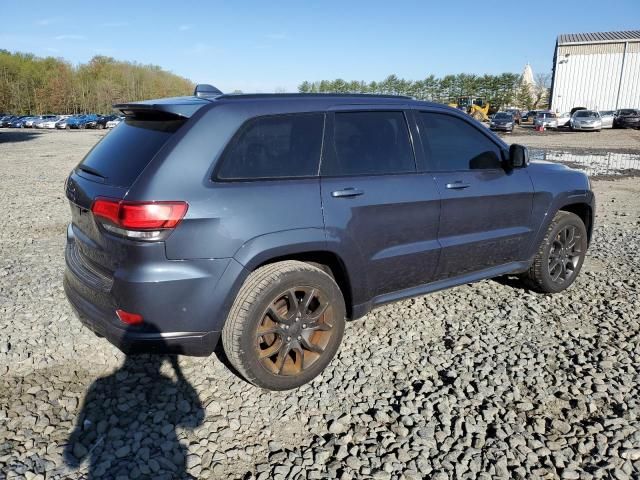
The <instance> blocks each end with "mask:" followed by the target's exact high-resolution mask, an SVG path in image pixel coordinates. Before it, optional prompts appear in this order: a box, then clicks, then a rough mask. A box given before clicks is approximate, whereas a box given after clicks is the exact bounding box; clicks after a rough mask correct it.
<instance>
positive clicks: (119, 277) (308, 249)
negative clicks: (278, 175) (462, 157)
mask: <svg viewBox="0 0 640 480" xmlns="http://www.w3.org/2000/svg"><path fill="white" fill-rule="evenodd" d="M123 108H132V109H136V108H137V107H136V105H135V104H129V105H127V106H126V107H123ZM140 109H142V110H154V109H156V110H161V111H163V112H170V113H171V114H179V115H182V116H184V117H185V118H188V119H187V121H186V123H185V125H184V126H183V127H182V128H181V129H180V130H178V132H177V133H176V134H174V135H173V137H172V138H171V139H170V140H169V141H168V142H167V144H165V145H164V147H163V148H162V149H161V150H160V151H159V152H158V153H157V154H156V155H155V157H154V158H153V160H151V162H150V163H149V164H148V166H147V167H146V168H145V170H144V171H143V172H142V173H141V174H140V176H139V177H138V178H137V180H136V181H135V182H134V183H133V185H131V187H129V188H127V189H125V188H119V187H114V186H110V185H106V184H105V183H103V182H100V181H99V178H93V177H92V176H91V175H88V174H86V172H81V171H79V170H74V172H72V173H71V175H70V177H69V180H68V184H67V191H66V193H67V197H68V198H69V200H70V203H71V212H72V226H71V227H70V229H69V232H68V240H67V242H68V245H69V248H71V247H73V248H76V249H77V251H78V253H79V255H80V258H82V259H83V261H85V262H86V264H87V265H88V267H89V270H90V271H88V272H84V273H83V272H78V271H77V268H76V267H74V266H73V265H71V266H70V267H69V268H67V272H66V274H65V290H66V292H67V295H68V297H69V299H70V301H71V303H72V305H73V306H74V308H75V309H76V310H77V311H78V312H79V315H80V317H81V318H82V320H83V322H84V323H85V324H87V325H88V326H89V327H90V328H91V329H93V330H94V331H96V332H98V333H99V334H101V335H104V336H106V337H107V338H108V339H109V340H110V341H112V342H113V343H114V344H116V345H117V346H119V347H120V348H122V349H124V350H130V349H133V348H137V347H140V346H141V347H142V348H144V349H145V350H148V349H153V347H154V345H155V344H156V343H155V340H158V339H159V338H162V339H163V341H164V343H165V344H168V345H169V347H170V349H171V350H172V351H176V352H179V353H188V354H207V353H210V352H211V351H212V350H213V348H214V347H215V345H216V343H217V341H218V338H219V334H220V331H221V329H222V327H223V326H224V322H225V320H226V317H227V315H228V312H229V309H230V308H231V305H232V303H233V300H234V298H235V296H236V294H237V292H238V290H239V289H240V286H241V285H242V283H243V281H244V280H245V279H246V277H247V276H248V275H249V273H250V272H251V271H252V270H254V269H255V268H257V267H258V266H260V265H262V264H265V263H268V262H270V261H273V260H274V259H280V258H286V257H292V256H293V257H297V256H300V255H305V258H306V259H309V258H311V259H314V258H316V257H317V258H324V257H326V256H327V255H331V256H332V257H333V258H337V259H338V260H339V264H340V265H342V266H343V268H344V270H345V271H344V272H343V275H342V276H344V277H345V278H346V279H347V280H348V285H346V286H344V287H345V288H347V289H348V295H347V297H348V299H349V301H350V305H349V307H350V308H349V311H350V312H351V316H352V317H354V318H355V317H359V316H362V315H364V314H366V313H367V312H368V311H369V310H370V309H371V308H373V307H375V306H376V305H380V304H383V303H388V302H392V301H396V300H400V299H402V298H406V297H410V296H416V295H422V294H425V293H428V292H431V291H435V290H440V289H443V288H449V287H452V286H455V285H460V284H463V283H467V282H472V281H477V280H481V279H483V278H489V277H492V276H496V275H501V274H505V273H510V272H518V271H523V270H526V269H527V268H528V266H529V264H530V262H531V259H532V258H533V256H534V254H535V252H536V249H537V246H538V245H539V243H540V241H541V240H542V238H543V236H544V233H545V232H546V229H547V227H548V225H549V222H550V221H551V219H552V218H553V216H554V214H555V213H556V212H557V211H558V210H559V209H561V208H564V207H566V206H567V205H574V206H575V205H581V206H584V207H586V211H588V212H589V215H590V218H588V219H587V220H588V222H587V223H589V228H592V225H593V221H592V218H593V215H594V208H595V200H594V196H593V193H592V192H591V189H590V187H589V183H588V180H587V178H586V176H585V175H584V174H582V173H580V172H577V171H574V170H571V169H569V168H566V167H563V166H559V165H555V164H548V163H538V162H533V163H532V164H531V165H530V166H529V167H528V168H520V169H493V170H474V171H459V172H430V169H429V164H428V159H427V158H426V155H425V153H424V152H423V150H422V147H421V145H420V142H419V141H418V140H417V125H416V123H415V120H414V117H415V115H414V111H415V110H430V111H436V112H441V113H448V114H450V115H454V116H456V117H458V118H460V119H462V120H463V121H465V122H470V123H471V124H472V125H474V126H477V127H478V128H479V129H480V130H481V131H482V132H483V134H484V135H486V136H487V137H488V138H490V139H491V140H492V141H493V142H495V144H496V146H497V147H498V149H499V150H500V151H502V152H504V154H505V155H507V154H508V153H507V152H508V145H506V144H505V143H504V142H502V140H500V139H499V138H498V137H497V136H495V135H494V134H493V133H491V132H489V131H488V130H487V129H485V128H484V127H482V126H479V125H478V124H476V123H474V121H473V120H471V119H470V118H469V117H468V116H466V115H464V114H462V113H460V112H458V111H456V110H454V109H450V108H448V107H444V106H441V105H435V104H429V103H424V102H417V101H411V100H408V99H406V98H394V97H380V98H378V97H366V96H364V97H363V96H330V95H321V96H287V95H284V96H279V95H271V96H265V95H262V96H235V97H233V96H232V97H230V96H223V97H218V98H217V99H206V100H205V99H193V98H191V99H190V98H187V99H164V100H161V101H150V102H146V103H145V104H143V105H142V106H140ZM371 109H374V110H375V109H392V110H403V111H404V112H405V115H406V117H407V120H408V124H409V131H410V133H411V137H412V144H413V148H414V153H415V160H416V172H415V173H409V174H402V175H384V176H355V177H323V176H316V177H314V178H308V179H280V180H260V181H246V182H218V181H213V180H212V172H213V171H214V168H215V166H216V162H217V161H218V159H219V157H220V155H221V153H222V151H223V150H224V148H225V146H226V145H227V144H228V142H229V141H230V140H231V138H232V136H233V135H234V133H235V132H236V131H237V130H238V129H239V128H240V127H241V126H242V125H243V124H244V123H245V122H246V121H248V120H249V119H251V118H253V117H255V116H259V115H272V114H278V113H295V112H323V113H325V114H326V119H327V120H326V121H327V122H330V121H331V116H332V115H333V113H332V112H334V111H340V110H371ZM329 130H330V129H327V128H325V151H324V154H323V155H327V154H328V153H327V150H326V145H328V144H329V143H330V142H331V138H330V134H329ZM319 168H320V166H319ZM459 187H462V188H459ZM354 192H355V193H356V194H353V193H354ZM97 196H106V197H112V198H125V199H127V200H134V201H135V200H138V201H142V200H156V201H160V200H183V201H187V202H188V203H189V210H188V212H187V215H186V217H185V219H184V220H183V222H182V223H181V224H180V226H179V227H178V228H177V229H176V230H175V231H174V232H173V233H172V234H171V235H170V236H169V238H168V239H166V240H165V241H164V242H158V243H140V242H134V241H130V240H124V239H122V238H119V237H116V236H113V235H110V234H107V233H105V232H104V231H102V230H101V229H100V228H99V227H98V225H97V224H96V222H95V220H94V218H93V216H92V215H91V213H90V211H89V209H90V207H91V203H92V201H93V200H94V199H95V198H96V197H97ZM68 263H69V262H68ZM71 267H74V268H76V269H75V270H74V268H71ZM92 272H93V273H92ZM85 274H86V275H85ZM91 275H94V276H95V279H94V280H96V282H95V284H94V283H92V281H91V278H92V277H91ZM100 279H102V280H104V279H106V280H107V281H108V282H112V286H111V287H110V288H109V289H108V291H106V292H105V291H100V288H99V287H97V286H96V285H99V284H100V282H99V281H100ZM116 308H122V309H124V310H127V311H132V312H136V313H140V314H142V315H143V316H144V318H145V320H146V321H147V322H148V323H149V324H150V325H152V326H153V330H154V331H153V332H151V331H147V330H146V328H145V327H144V326H143V327H139V328H138V329H137V330H136V329H135V328H131V327H129V328H128V331H127V333H126V334H125V328H124V324H122V323H120V321H119V320H118V319H117V317H116V316H115V309H116Z"/></svg>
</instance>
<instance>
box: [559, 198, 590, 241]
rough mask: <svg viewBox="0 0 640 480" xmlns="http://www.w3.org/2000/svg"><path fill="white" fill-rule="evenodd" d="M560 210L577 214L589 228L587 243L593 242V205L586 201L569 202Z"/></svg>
mask: <svg viewBox="0 0 640 480" xmlns="http://www.w3.org/2000/svg"><path fill="white" fill-rule="evenodd" d="M558 211H562V212H569V213H573V214H575V215H577V216H578V217H579V218H580V220H582V223H584V226H585V228H586V229H587V244H589V245H590V244H591V235H592V233H593V209H592V208H591V205H589V204H588V203H585V202H580V203H569V204H567V205H563V206H561V207H560V208H559V209H558Z"/></svg>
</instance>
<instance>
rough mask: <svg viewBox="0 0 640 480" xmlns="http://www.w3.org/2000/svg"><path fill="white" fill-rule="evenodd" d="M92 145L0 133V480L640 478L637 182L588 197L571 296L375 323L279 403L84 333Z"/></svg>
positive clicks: (462, 294)
mask: <svg viewBox="0 0 640 480" xmlns="http://www.w3.org/2000/svg"><path fill="white" fill-rule="evenodd" d="M101 135H102V134H101V133H99V132H90V131H88V132H46V133H42V134H39V133H36V132H19V133H13V132H10V133H5V132H2V133H0V177H1V178H2V179H3V184H2V190H1V192H0V195H1V197H0V199H1V200H2V203H3V204H4V205H5V209H4V212H5V213H4V221H3V223H4V227H3V228H2V230H0V253H1V255H0V309H1V310H0V311H1V312H2V315H1V316H0V372H1V373H2V375H1V376H0V407H1V408H0V478H4V477H6V478H27V479H31V478H40V479H42V478H70V479H76V478H87V477H88V478H122V479H126V478H132V479H135V478H167V479H168V478H183V477H187V476H188V475H191V476H193V477H196V478H259V479H272V478H273V479H285V478H303V479H304V478H306V479H324V478H340V479H350V478H373V479H414V478H425V477H428V478H434V479H447V478H469V479H475V478H505V479H506V478H521V479H525V478H526V479H530V478H567V479H578V478H583V479H590V478H615V479H620V480H622V479H629V478H640V393H639V387H640V349H639V346H640V336H639V331H640V300H639V295H638V292H639V290H640V260H639V257H638V250H639V249H640V233H639V232H640V228H639V227H640V220H639V212H640V183H639V182H638V180H637V179H633V178H623V179H620V180H616V181H596V182H594V189H595V190H596V192H597V195H598V218H597V230H596V233H595V237H594V240H593V245H592V247H591V249H590V251H589V256H588V259H587V262H586V263H585V267H584V268H583V271H582V274H581V276H580V278H579V279H578V281H577V283H576V284H575V285H574V286H573V287H572V288H571V289H570V290H569V291H567V292H565V293H563V294H560V295H554V296H546V295H539V294H534V293H531V292H529V291H526V290H523V289H521V288H517V285H516V286H515V287H514V286H512V284H513V281H512V280H510V279H501V280H500V281H495V280H492V281H483V282H480V283H477V284H474V285H466V286H462V287H458V288H455V289H452V290H448V291H445V292H439V293H435V294H432V295H429V296H425V297H420V298H416V299H412V300H407V301H403V302H400V303H397V304H393V305H389V306H386V307H384V308H380V309H378V310H375V311H374V312H372V313H371V314H370V315H368V316H367V317H365V318H364V319H361V320H358V321H354V322H351V323H350V324H349V325H348V328H347V331H346V333H345V338H344V342H343V345H342V348H341V350H340V353H339V354H338V356H337V357H336V359H335V360H334V361H333V363H332V364H331V365H330V367H329V368H328V369H327V370H326V371H325V373H324V374H323V375H322V377H320V378H318V379H316V380H315V381H313V382H312V383H311V384H309V385H307V386H304V387H302V388H300V389H299V390H297V391H292V392H280V393H272V392H266V391H261V390H259V389H256V388H255V387H253V386H251V385H248V384H247V383H245V382H243V381H242V380H240V379H239V378H237V377H236V376H234V375H233V374H232V373H230V372H229V370H228V369H227V368H226V367H225V366H224V365H223V364H222V363H221V361H220V360H218V359H217V358H216V357H215V356H212V357H209V358H188V357H179V358H178V359H175V358H164V357H148V356H139V357H130V358H128V359H126V360H125V357H124V355H122V354H120V353H119V352H117V351H116V350H115V348H114V347H112V346H111V345H110V344H109V343H108V342H106V341H105V340H101V339H99V338H97V337H96V336H95V335H93V334H92V333H91V332H89V331H88V330H87V329H85V328H82V327H81V326H80V324H79V322H78V321H77V320H76V319H75V318H74V316H73V314H72V312H71V310H70V308H69V307H68V305H67V302H66V300H65V298H64V294H63V290H62V285H61V277H62V272H63V263H64V261H63V247H64V234H65V225H66V223H67V221H68V217H69V212H68V206H67V205H66V202H65V200H64V198H63V195H62V188H63V182H64V178H65V176H66V175H67V173H68V171H69V170H70V169H71V168H72V166H73V165H74V164H75V163H77V161H78V160H79V159H80V158H81V156H82V155H83V154H84V152H86V151H87V150H88V149H89V148H90V147H91V145H92V144H93V143H94V142H95V141H96V140H97V139H98V138H99V137H100V136H101ZM595 135H597V134H595ZM589 136H591V135H589Z"/></svg>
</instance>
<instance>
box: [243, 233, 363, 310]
mask: <svg viewBox="0 0 640 480" xmlns="http://www.w3.org/2000/svg"><path fill="white" fill-rule="evenodd" d="M234 258H235V259H236V260H237V261H238V262H239V263H240V264H242V265H243V267H244V268H245V269H246V270H247V271H248V272H252V271H254V270H256V269H258V268H260V267H262V266H264V265H268V264H272V263H276V262H281V261H285V260H298V261H301V262H305V263H309V264H311V265H314V266H316V267H318V268H320V269H321V270H323V271H325V272H326V273H327V274H329V275H331V277H332V278H333V279H334V280H335V282H336V283H337V284H338V287H339V288H340V290H341V292H342V295H343V297H344V301H345V306H346V308H347V316H348V317H349V318H352V314H353V305H354V299H355V300H357V299H358V292H354V290H353V288H352V278H351V276H350V275H349V271H350V270H352V269H351V268H350V267H349V265H348V261H345V259H344V258H343V257H342V256H341V255H339V254H338V253H337V252H334V251H332V250H331V249H329V248H328V247H327V243H326V241H325V238H324V231H323V230H322V229H315V228H312V229H300V230H287V231H283V232H276V233H272V234H268V235H263V236H260V237H257V238H255V239H253V240H251V241H249V242H247V243H246V244H245V245H243V246H242V248H240V250H238V252H236V254H235V255H234Z"/></svg>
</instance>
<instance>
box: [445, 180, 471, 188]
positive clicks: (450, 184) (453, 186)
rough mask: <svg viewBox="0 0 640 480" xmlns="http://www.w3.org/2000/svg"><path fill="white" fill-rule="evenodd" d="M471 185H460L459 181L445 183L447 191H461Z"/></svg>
mask: <svg viewBox="0 0 640 480" xmlns="http://www.w3.org/2000/svg"><path fill="white" fill-rule="evenodd" d="M470 186H471V185H469V184H468V183H462V182H461V181H457V182H453V183H447V188H448V189H449V190H463V189H465V188H469V187H470Z"/></svg>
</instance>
